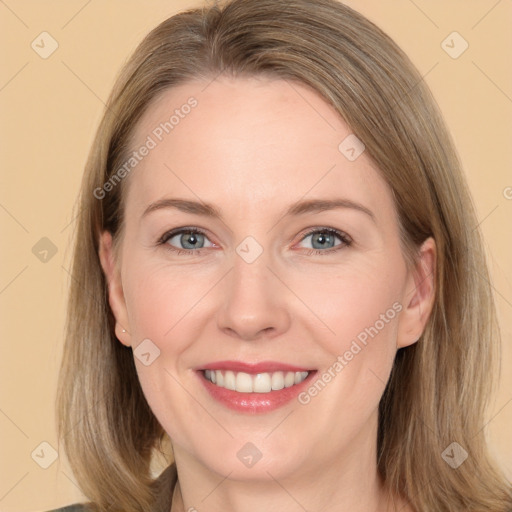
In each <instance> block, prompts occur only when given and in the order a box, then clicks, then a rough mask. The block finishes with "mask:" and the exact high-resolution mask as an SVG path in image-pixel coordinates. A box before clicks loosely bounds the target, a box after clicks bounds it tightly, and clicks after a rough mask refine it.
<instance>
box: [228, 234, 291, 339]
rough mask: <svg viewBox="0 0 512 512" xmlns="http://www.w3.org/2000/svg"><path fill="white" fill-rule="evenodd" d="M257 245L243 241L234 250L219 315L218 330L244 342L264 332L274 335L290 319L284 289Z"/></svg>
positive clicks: (261, 249) (280, 330)
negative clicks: (227, 332) (237, 337)
mask: <svg viewBox="0 0 512 512" xmlns="http://www.w3.org/2000/svg"><path fill="white" fill-rule="evenodd" d="M248 238H250V237H248ZM256 244H257V242H256V241H255V240H254V239H253V240H250V239H245V240H244V241H242V243H240V244H239V246H238V247H237V248H236V253H235V254H234V257H233V268H232V270H231V272H229V274H228V275H227V276H226V281H225V285H224V290H223V294H224V297H225V300H224V301H223V303H222V305H221V307H220V308H219V312H218V326H219V328H220V329H223V330H227V331H229V332H230V334H232V335H233V334H235V333H236V334H237V335H238V336H239V337H241V338H243V339H246V340H250V339H255V338H258V337H260V336H261V335H262V333H263V332H266V333H267V335H269V334H270V333H274V335H277V334H278V333H280V332H283V330H285V329H287V327H288V324H289V318H290V317H289V312H288V311H287V308H286V306H285V305H286V304H287V302H288V301H287V300H286V299H285V297H284V295H285V294H286V290H285V289H284V287H283V285H282V283H280V281H279V280H278V279H276V277H275V276H274V275H273V272H272V271H271V270H270V269H269V268H268V266H270V265H271V261H270V260H271V258H270V256H269V252H268V251H266V250H263V247H262V246H260V245H259V244H258V245H256ZM258 246H259V247H258Z"/></svg>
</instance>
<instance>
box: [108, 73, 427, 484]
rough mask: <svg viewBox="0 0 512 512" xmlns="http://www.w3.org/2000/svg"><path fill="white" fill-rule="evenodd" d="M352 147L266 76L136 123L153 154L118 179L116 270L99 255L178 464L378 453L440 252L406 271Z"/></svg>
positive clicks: (307, 100) (199, 85)
mask: <svg viewBox="0 0 512 512" xmlns="http://www.w3.org/2000/svg"><path fill="white" fill-rule="evenodd" d="M191 97H193V98H194V100H192V101H191V100H190V98H191ZM187 104H188V105H189V106H190V108H186V107H184V106H185V105H187ZM176 109H177V112H176ZM173 114H175V119H172V120H171V121H170V119H171V116H172V115H173ZM165 122H168V123H169V122H170V123H172V129H171V128H169V126H170V125H165V124H163V125H162V124H161V123H165ZM162 126H164V127H166V128H167V131H168V133H167V132H166V130H165V129H164V128H162ZM350 134H351V130H350V128H349V127H348V126H347V125H346V124H345V123H344V122H343V121H342V120H341V119H340V117H339V116H338V115H337V114H336V112H335V111H334V110H333V109H332V108H331V107H330V106H329V105H328V104H327V103H326V102H325V101H324V100H323V99H322V98H320V97H319V96H318V95H317V94H316V93H315V92H313V91H311V90H310V89H308V88H307V87H305V86H302V85H299V84H297V83H294V84H293V85H292V84H291V83H289V82H287V81H284V80H274V81H270V80H268V79H263V78H244V79H228V78H218V79H217V80H215V81H213V82H211V83H209V85H208V83H206V82H193V83H188V84H185V85H181V86H179V87H176V88H173V89H171V90H168V91H166V92H165V93H163V94H162V95H161V96H160V97H159V98H158V99H157V101H156V102H154V103H153V104H152V105H151V106H150V108H149V109H148V110H147V112H146V114H145V115H144V117H143V118H142V119H141V121H140V122H139V123H138V125H137V128H136V131H135V134H134V137H133V139H132V147H133V150H138V149H139V148H141V147H142V146H143V145H146V147H150V149H149V150H148V151H147V152H146V151H141V153H147V154H146V155H145V156H144V157H143V158H142V159H141V160H140V161H138V163H137V165H136V166H135V167H134V168H133V170H131V172H130V174H129V176H128V177H127V178H125V179H126V180H127V182H126V183H125V185H127V188H126V192H127V193H126V195H125V203H124V204H125V225H124V231H123V234H122V238H121V240H120V246H119V255H118V258H117V259H116V258H115V257H114V255H113V252H112V247H111V244H110V241H111V240H110V235H109V234H108V233H104V234H103V236H102V238H101V251H100V257H101V261H102V265H103V268H104V270H105V273H106V275H107V278H108V281H109V297H110V305H111V307H112V310H113V312H114V315H115V317H116V320H117V324H116V334H117V336H118V338H119V340H120V342H122V343H124V344H125V345H127V346H131V347H132V349H133V351H134V360H135V364H136V368H137V372H138V376H139V380H140V384H141V386H142V389H143V391H144V394H145V396H146V398H147V400H148V403H149V405H150V407H151V409H152V410H153V412H154V414H155V415H156V417H157V418H158V420H159V422H160V423H161V425H162V426H163V427H164V429H165V430H166V431H167V432H168V434H169V436H170V437H171V439H172V442H173V446H174V449H175V453H176V456H177V458H178V457H181V458H182V459H183V460H184V459H185V458H187V459H188V460H189V461H190V463H194V464H196V465H197V466H198V467H203V468H208V469H209V470H211V471H214V472H218V473H219V474H222V475H227V474H228V473H231V477H233V478H239V479H258V478H260V479H268V478H269V476H268V473H267V471H268V472H269V473H271V474H272V475H273V476H274V477H275V478H286V477H292V476H293V475H298V474H299V473H300V472H305V471H308V472H311V471H316V472H317V474H318V471H321V468H323V467H325V465H326V464H337V463H338V462H339V461H349V460H354V461H355V460H356V459H357V457H358V456H360V453H361V450H363V451H365V453H373V452H372V451H371V450H372V449H373V448H372V447H374V446H375V442H376V433H377V430H376V429H377V408H378V404H379V400H380V398H381V396H382V393H383V391H384V387H385V383H386V381H387V380H388V377H389V374H390V370H391V367H392V363H393V359H394V357H395V353H396V351H397V348H399V347H403V346H406V345H410V344H412V343H414V342H415V341H416V340H417V339H418V337H419V336H420V335H421V333H422V330H423V328H424V325H425V322H426V320H427V317H428V314H429V312H430V308H431V302H432V285H431V280H430V279H425V276H428V273H429V272H430V271H431V270H432V265H433V254H434V248H433V242H432V241H431V240H428V241H427V242H426V243H425V244H424V246H423V247H422V248H421V253H420V260H419V264H418V266H417V267H416V268H408V267H407V265H406V262H405V258H404V254H403V252H402V248H401V245H400V237H399V225H398V219H397V216H396V212H395V207H394V204H393V199H392V193H391V191H390V189H389V187H388V185H387V184H386V182H385V181H384V179H383V178H382V177H381V175H380V173H379V171H378V169H377V168H376V167H375V166H374V164H373V163H372V161H371V160H370V158H369V157H368V155H367V154H366V153H365V152H363V153H362V154H361V155H360V156H358V157H357V158H356V159H355V160H354V155H356V156H357V153H356V151H357V150H358V149H359V147H358V146H354V142H353V140H352V143H351V144H350V143H348V142H350V141H351V139H348V142H345V143H344V144H342V145H341V149H340V143H342V141H344V139H345V138H346V137H347V136H349V135H350ZM150 139H151V141H152V142H150ZM347 144H348V146H347ZM350 147H354V148H355V151H351V150H350ZM348 157H350V158H348ZM419 283H421V284H419ZM123 329H125V330H126V332H122V330H123ZM212 380H215V383H213V382H211V381H212ZM260 457H261V458H260ZM258 459H259V460H258Z"/></svg>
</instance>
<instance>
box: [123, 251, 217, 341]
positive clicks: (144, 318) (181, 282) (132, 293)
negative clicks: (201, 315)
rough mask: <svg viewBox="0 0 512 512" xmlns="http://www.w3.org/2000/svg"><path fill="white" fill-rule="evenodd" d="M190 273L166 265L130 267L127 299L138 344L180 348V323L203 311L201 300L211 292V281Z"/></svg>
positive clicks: (126, 292) (126, 289)
mask: <svg viewBox="0 0 512 512" xmlns="http://www.w3.org/2000/svg"><path fill="white" fill-rule="evenodd" d="M191 273H192V272H190V270H189V271H188V272H187V271H185V270H184V268H183V269H175V268H173V269H169V268H166V267H165V266H162V265H153V266H151V265H147V264H146V265H144V264H137V262H136V261H134V263H133V265H130V264H128V265H127V267H126V275H127V282H126V286H125V299H126V306H127V311H128V316H129V321H130V325H131V326H132V329H133V332H132V334H134V335H135V337H136V338H135V343H137V342H138V340H140V339H143V338H150V339H152V338H154V339H155V340H159V341H162V340H164V339H165V340H167V339H169V338H174V342H173V344H172V346H173V347H174V348H176V349H178V348H179V346H180V341H179V339H177V338H175V337H174V334H175V333H176V332H178V331H179V328H180V327H181V326H180V323H181V322H182V321H185V323H187V320H188V318H187V317H188V316H189V315H194V314H197V311H200V302H201V298H202V297H203V296H204V295H205V293H206V292H207V291H208V282H209V281H208V280H206V281H205V280H204V279H202V278H201V276H200V275H199V274H196V273H194V275H193V278H191Z"/></svg>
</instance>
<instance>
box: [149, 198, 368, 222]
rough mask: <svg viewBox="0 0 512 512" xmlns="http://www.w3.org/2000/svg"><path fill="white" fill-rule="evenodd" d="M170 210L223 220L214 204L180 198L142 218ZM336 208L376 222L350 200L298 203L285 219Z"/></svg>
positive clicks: (160, 204) (152, 208) (154, 205)
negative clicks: (361, 215)
mask: <svg viewBox="0 0 512 512" xmlns="http://www.w3.org/2000/svg"><path fill="white" fill-rule="evenodd" d="M169 208H174V209H176V210H180V211H182V212H185V213H192V214H194V215H202V216H204V217H210V218H217V219H222V214H221V213H220V211H219V210H218V209H217V208H216V207H215V206H213V205H212V204H209V203H205V202H202V201H193V200H190V199H179V198H164V199H159V200H158V201H155V202H153V203H151V204H150V205H149V206H148V207H147V208H146V209H145V210H144V213H143V214H142V217H145V216H146V215H149V214H150V213H151V212H154V211H157V210H162V209H169ZM336 208H350V209H353V210H357V211H360V212H362V213H365V214H366V215H368V216H369V217H370V218H371V219H372V220H373V221H374V222H375V215H374V214H373V212H372V211H371V210H370V209H369V208H367V207H366V206H363V205H362V204H359V203H357V202H355V201H351V200H350V199H309V200H305V201H297V202H296V203H293V204H292V205H290V206H289V207H288V209H287V210H286V211H285V212H284V214H283V217H288V216H296V215H304V214H306V213H319V212H323V211H327V210H334V209H336Z"/></svg>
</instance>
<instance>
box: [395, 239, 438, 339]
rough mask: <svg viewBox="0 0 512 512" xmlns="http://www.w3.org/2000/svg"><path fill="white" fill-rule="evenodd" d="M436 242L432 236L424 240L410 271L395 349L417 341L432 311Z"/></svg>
mask: <svg viewBox="0 0 512 512" xmlns="http://www.w3.org/2000/svg"><path fill="white" fill-rule="evenodd" d="M435 283H436V243H435V241H434V239H433V238H432V237H429V238H427V240H425V242H423V244H422V246H421V248H420V250H419V254H418V259H417V262H416V264H415V266H414V268H412V269H411V270H410V271H409V275H408V279H407V284H406V293H405V297H404V306H405V307H404V309H403V312H402V314H401V316H400V323H399V328H398V338H397V348H402V347H407V346H409V345H412V344H413V343H415V342H416V341H418V340H419V338H420V337H421V335H422V334H423V331H424V330H425V326H426V324H427V322H428V319H429V318H430V315H431V313H432V308H433V306H434V301H435V294H436V289H435V288H436V287H435Z"/></svg>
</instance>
